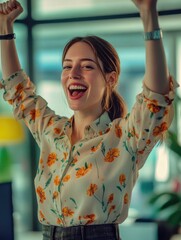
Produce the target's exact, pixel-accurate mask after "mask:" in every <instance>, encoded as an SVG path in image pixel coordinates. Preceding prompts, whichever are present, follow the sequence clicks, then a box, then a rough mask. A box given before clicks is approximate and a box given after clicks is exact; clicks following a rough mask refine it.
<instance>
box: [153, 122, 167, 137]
mask: <svg viewBox="0 0 181 240" xmlns="http://www.w3.org/2000/svg"><path fill="white" fill-rule="evenodd" d="M167 130H168V126H167V123H166V122H163V123H162V124H161V125H160V126H157V127H155V128H154V129H153V136H155V137H156V136H158V135H161V134H162V133H163V132H165V131H167Z"/></svg>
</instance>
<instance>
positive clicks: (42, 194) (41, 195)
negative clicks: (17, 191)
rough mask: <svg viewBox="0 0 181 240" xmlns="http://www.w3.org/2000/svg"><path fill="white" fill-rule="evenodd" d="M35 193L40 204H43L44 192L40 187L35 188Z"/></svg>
mask: <svg viewBox="0 0 181 240" xmlns="http://www.w3.org/2000/svg"><path fill="white" fill-rule="evenodd" d="M36 192H37V194H38V196H39V198H40V199H39V201H40V203H43V202H44V201H45V200H46V195H45V191H44V190H43V188H42V187H40V186H39V187H37V189H36Z"/></svg>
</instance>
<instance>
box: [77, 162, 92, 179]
mask: <svg viewBox="0 0 181 240" xmlns="http://www.w3.org/2000/svg"><path fill="white" fill-rule="evenodd" d="M91 169H92V163H90V164H89V165H87V164H86V166H85V167H81V168H79V169H78V170H77V172H76V177H77V178H80V177H83V176H85V175H86V174H87V173H88V172H89V171H90V170H91Z"/></svg>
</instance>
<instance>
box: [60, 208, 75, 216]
mask: <svg viewBox="0 0 181 240" xmlns="http://www.w3.org/2000/svg"><path fill="white" fill-rule="evenodd" d="M62 214H63V216H64V217H72V216H73V215H74V211H72V210H71V209H70V208H68V207H64V208H63V209H62Z"/></svg>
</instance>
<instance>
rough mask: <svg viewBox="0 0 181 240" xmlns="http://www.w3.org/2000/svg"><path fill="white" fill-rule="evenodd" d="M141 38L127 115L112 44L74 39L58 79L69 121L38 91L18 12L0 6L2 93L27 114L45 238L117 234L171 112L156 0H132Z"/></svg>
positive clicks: (13, 4)
mask: <svg viewBox="0 0 181 240" xmlns="http://www.w3.org/2000/svg"><path fill="white" fill-rule="evenodd" d="M133 2H134V3H135V4H136V6H137V7H138V9H139V11H140V16H141V19H142V22H143V26H144V32H145V43H146V72H145V77H144V83H143V91H142V93H140V94H139V95H138V96H137V99H136V103H135V105H134V107H133V109H132V111H131V113H130V114H126V108H125V104H124V102H123V100H122V98H121V97H120V96H119V94H118V93H117V92H116V85H117V82H118V78H119V74H120V63H119V58H118V55H117V53H116V51H115V49H114V48H113V47H112V46H111V45H110V44H109V43H108V42H107V41H105V40H103V39H101V38H99V37H96V36H87V37H77V38H74V39H72V40H71V41H70V42H69V43H68V44H67V45H66V46H65V49H64V52H63V57H62V66H63V71H62V75H61V81H62V84H63V87H64V91H65V94H66V97H67V100H68V103H69V106H70V108H71V109H72V110H73V111H74V115H73V116H72V118H71V119H67V118H66V117H60V116H57V115H56V114H55V113H54V112H53V111H52V110H50V109H49V108H48V107H47V103H46V101H45V100H44V99H42V98H41V97H40V96H37V95H36V94H35V88H34V85H33V83H31V81H30V80H29V78H28V76H27V75H26V73H25V72H23V71H22V70H21V66H20V63H19V60H18V56H17V53H16V48H15V43H14V40H13V37H14V36H13V34H12V33H13V22H14V20H15V19H16V17H17V16H18V15H19V14H20V13H21V12H22V7H21V5H20V4H19V3H18V2H17V1H15V0H11V1H8V2H6V3H3V4H1V5H0V12H1V14H0V24H1V28H0V30H1V39H2V41H1V54H2V55H1V62H2V73H3V80H2V84H1V87H2V88H3V89H4V90H5V93H4V98H5V100H6V101H9V103H11V104H12V105H13V108H14V114H15V116H16V118H18V119H24V121H25V123H26V125H27V126H28V127H29V129H30V131H31V132H32V135H33V136H34V138H35V140H36V141H37V143H38V145H39V147H40V161H39V165H38V170H37V174H36V177H35V188H36V194H37V201H38V217H39V221H40V222H41V223H42V225H43V239H44V240H48V239H56V240H58V239H60V240H64V239H65V240H72V239H76V240H79V239H84V240H96V239H99V240H103V239H104V240H105V239H106V240H118V239H120V237H119V229H118V224H121V223H122V222H123V221H124V220H125V219H126V217H127V214H128V208H129V204H130V200H131V193H132V189H133V186H134V184H135V182H136V180H137V176H138V171H139V169H140V168H141V167H142V166H143V165H144V163H145V160H146V158H147V157H148V155H149V153H150V151H151V150H152V149H153V147H154V146H155V144H156V143H157V142H158V141H159V140H160V139H162V138H163V135H164V133H165V131H166V130H167V129H168V127H169V125H170V124H171V121H172V118H173V106H172V101H173V88H174V87H173V81H172V79H171V77H170V76H169V72H168V69H167V64H166V60H165V53H164V48H163V45H162V35H161V30H160V29H159V24H158V16H157V10H156V4H157V1H156V0H142V1H140V0H134V1H133Z"/></svg>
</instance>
